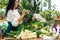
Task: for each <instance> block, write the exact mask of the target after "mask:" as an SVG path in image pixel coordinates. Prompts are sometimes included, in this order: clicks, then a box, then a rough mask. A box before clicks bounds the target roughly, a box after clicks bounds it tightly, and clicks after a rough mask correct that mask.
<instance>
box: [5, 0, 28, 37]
mask: <svg viewBox="0 0 60 40" xmlns="http://www.w3.org/2000/svg"><path fill="white" fill-rule="evenodd" d="M18 7H19V0H9V3H8V6H7V9H6V16H7V21H8V28H7V30H6V37H8V33H9V32H10V30H13V31H16V30H17V28H18V24H19V22H21V21H22V20H23V18H24V16H25V15H26V12H27V10H23V11H22V15H20V14H19V12H18V9H17V8H18Z"/></svg>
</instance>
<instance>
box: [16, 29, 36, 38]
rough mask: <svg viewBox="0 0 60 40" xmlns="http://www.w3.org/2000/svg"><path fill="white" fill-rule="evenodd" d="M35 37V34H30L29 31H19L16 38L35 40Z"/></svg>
mask: <svg viewBox="0 0 60 40" xmlns="http://www.w3.org/2000/svg"><path fill="white" fill-rule="evenodd" d="M35 37H37V34H36V32H32V31H30V30H25V31H21V33H20V35H19V36H18V37H17V39H19V38H21V39H27V38H35Z"/></svg>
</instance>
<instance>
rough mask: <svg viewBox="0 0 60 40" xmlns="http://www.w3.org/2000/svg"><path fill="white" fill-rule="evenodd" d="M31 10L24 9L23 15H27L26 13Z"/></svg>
mask: <svg viewBox="0 0 60 40" xmlns="http://www.w3.org/2000/svg"><path fill="white" fill-rule="evenodd" d="M29 12H30V11H29V10H25V9H23V11H22V16H25V15H26V13H29Z"/></svg>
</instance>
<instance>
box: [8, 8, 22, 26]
mask: <svg viewBox="0 0 60 40" xmlns="http://www.w3.org/2000/svg"><path fill="white" fill-rule="evenodd" d="M19 17H20V14H19V12H18V10H17V9H15V10H9V11H8V12H7V21H8V22H11V24H12V26H14V27H16V26H18V24H19V22H18V18H19ZM21 23H22V22H21Z"/></svg>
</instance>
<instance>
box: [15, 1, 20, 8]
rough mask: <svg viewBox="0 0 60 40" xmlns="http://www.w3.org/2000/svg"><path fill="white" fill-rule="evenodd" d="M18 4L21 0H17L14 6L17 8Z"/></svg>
mask: <svg viewBox="0 0 60 40" xmlns="http://www.w3.org/2000/svg"><path fill="white" fill-rule="evenodd" d="M18 5H19V2H18V0H16V1H15V6H14V8H17V7H18Z"/></svg>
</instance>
